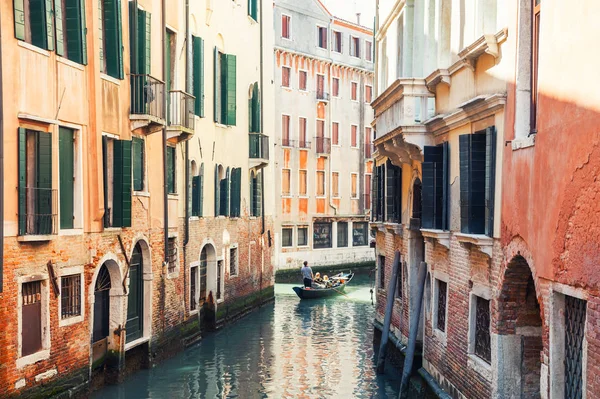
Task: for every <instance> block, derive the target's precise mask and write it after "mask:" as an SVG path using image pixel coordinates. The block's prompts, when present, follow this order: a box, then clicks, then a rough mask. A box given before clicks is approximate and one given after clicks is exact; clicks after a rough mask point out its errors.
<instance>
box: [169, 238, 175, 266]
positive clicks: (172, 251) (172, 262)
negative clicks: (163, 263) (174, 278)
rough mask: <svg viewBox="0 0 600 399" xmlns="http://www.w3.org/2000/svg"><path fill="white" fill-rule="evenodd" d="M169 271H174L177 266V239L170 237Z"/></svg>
mask: <svg viewBox="0 0 600 399" xmlns="http://www.w3.org/2000/svg"><path fill="white" fill-rule="evenodd" d="M168 255H169V266H168V271H169V273H173V272H174V271H175V270H176V268H177V239H176V238H169V254H168Z"/></svg>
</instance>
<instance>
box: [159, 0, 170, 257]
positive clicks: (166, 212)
mask: <svg viewBox="0 0 600 399" xmlns="http://www.w3.org/2000/svg"><path fill="white" fill-rule="evenodd" d="M161 5H162V15H161V19H162V22H161V29H162V63H163V69H162V80H163V82H165V84H166V77H167V72H166V71H167V67H168V66H167V56H166V55H167V54H166V51H167V50H166V45H167V41H166V40H167V25H166V22H167V18H166V15H165V14H166V12H167V7H166V5H165V0H161ZM165 89H166V87H165ZM164 94H165V95H164V96H163V109H164V110H165V116H166V113H167V112H168V110H167V96H168V95H169V94H168V93H166V91H165V93H164ZM167 119H168V118H167ZM162 147H163V180H164V181H163V212H164V220H165V225H164V232H163V234H164V235H165V237H164V240H165V242H164V244H165V247H164V251H165V263H168V262H169V193H168V192H169V187H168V183H167V179H168V173H167V126H166V125H165V126H163V129H162Z"/></svg>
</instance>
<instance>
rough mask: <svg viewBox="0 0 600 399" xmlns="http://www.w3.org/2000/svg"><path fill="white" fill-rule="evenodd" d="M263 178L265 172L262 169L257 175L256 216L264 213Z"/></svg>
mask: <svg viewBox="0 0 600 399" xmlns="http://www.w3.org/2000/svg"><path fill="white" fill-rule="evenodd" d="M262 179H263V172H262V170H261V171H260V172H258V173H257V175H256V200H255V207H256V216H261V215H262Z"/></svg>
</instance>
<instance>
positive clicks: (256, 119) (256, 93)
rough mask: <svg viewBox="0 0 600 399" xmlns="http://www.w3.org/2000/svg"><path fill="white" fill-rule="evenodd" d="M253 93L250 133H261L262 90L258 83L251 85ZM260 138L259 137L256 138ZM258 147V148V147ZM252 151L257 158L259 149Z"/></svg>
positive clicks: (249, 114)
mask: <svg viewBox="0 0 600 399" xmlns="http://www.w3.org/2000/svg"><path fill="white" fill-rule="evenodd" d="M251 87H252V93H251V94H250V99H249V102H250V104H249V109H248V117H249V119H250V120H249V125H250V133H260V132H261V129H260V117H261V109H260V90H259V89H258V82H254V84H252V85H251ZM256 137H259V136H256ZM257 147H258V146H257ZM252 151H256V153H257V156H258V153H259V151H260V150H259V149H258V148H252Z"/></svg>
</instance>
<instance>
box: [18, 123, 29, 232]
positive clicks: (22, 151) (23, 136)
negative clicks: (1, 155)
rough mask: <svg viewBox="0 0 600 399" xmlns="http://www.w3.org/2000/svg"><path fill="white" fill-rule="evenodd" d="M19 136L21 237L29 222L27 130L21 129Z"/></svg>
mask: <svg viewBox="0 0 600 399" xmlns="http://www.w3.org/2000/svg"><path fill="white" fill-rule="evenodd" d="M18 134H19V146H18V147H19V150H18V151H19V167H18V171H19V235H24V234H25V228H26V221H27V130H26V129H25V128H22V127H20V128H19V129H18Z"/></svg>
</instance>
